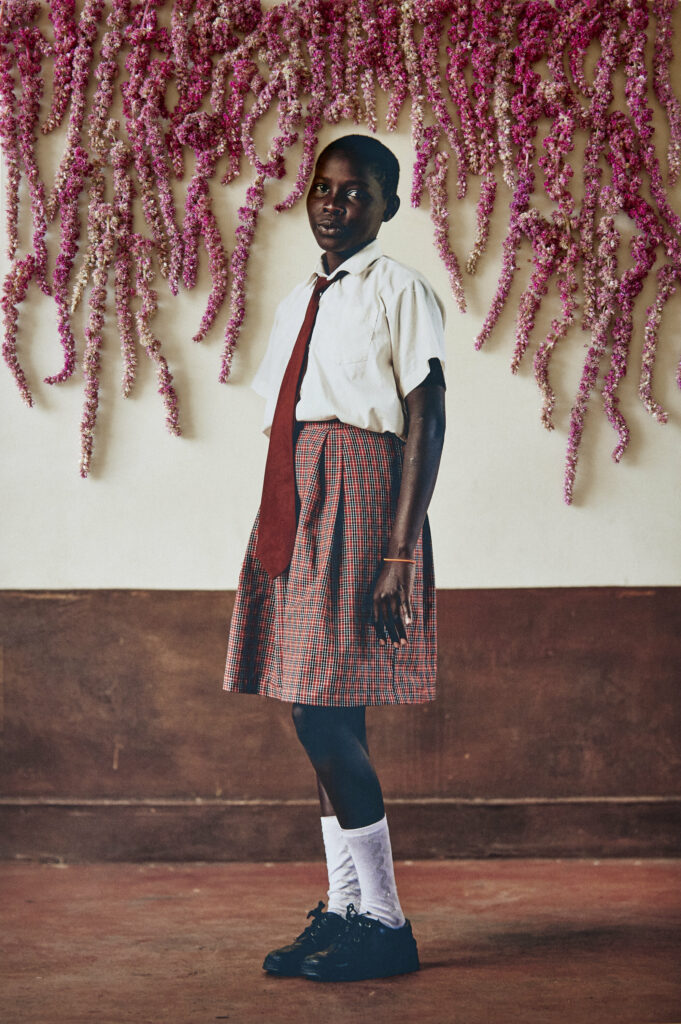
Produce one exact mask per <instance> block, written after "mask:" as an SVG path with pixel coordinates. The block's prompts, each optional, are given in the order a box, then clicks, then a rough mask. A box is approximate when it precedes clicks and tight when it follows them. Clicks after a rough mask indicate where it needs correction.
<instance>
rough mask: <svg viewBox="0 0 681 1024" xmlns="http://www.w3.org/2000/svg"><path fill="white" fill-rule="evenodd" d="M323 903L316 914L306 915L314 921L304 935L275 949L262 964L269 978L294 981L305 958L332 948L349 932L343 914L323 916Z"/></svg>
mask: <svg viewBox="0 0 681 1024" xmlns="http://www.w3.org/2000/svg"><path fill="white" fill-rule="evenodd" d="M323 906H324V904H323V902H322V901H321V900H320V901H319V903H318V904H317V906H316V907H315V909H314V910H311V911H310V913H309V914H308V915H307V916H308V917H311V918H313V921H312V924H309V925H308V926H307V928H306V929H305V931H303V932H301V933H300V935H299V936H298V937H297V938H296V939H294V940H293V942H292V943H290V945H288V946H282V947H281V949H274V950H272V952H271V953H268V954H267V956H266V957H265V961H264V963H263V965H262V966H263V970H265V971H269V973H270V974H281V975H284V976H286V977H287V978H293V977H295V976H296V975H298V974H300V965H301V964H302V962H303V960H304V959H305V957H306V956H309V955H310V954H311V953H318V952H320V951H321V950H322V949H326V948H327V946H330V945H331V943H332V942H334V941H335V940H336V939H337V938H338V936H339V935H340V934H341V933H342V932H344V931H345V929H346V928H347V922H346V920H345V918H343V917H341V916H340V914H333V913H326V914H325V913H324V912H323V910H322V907H323Z"/></svg>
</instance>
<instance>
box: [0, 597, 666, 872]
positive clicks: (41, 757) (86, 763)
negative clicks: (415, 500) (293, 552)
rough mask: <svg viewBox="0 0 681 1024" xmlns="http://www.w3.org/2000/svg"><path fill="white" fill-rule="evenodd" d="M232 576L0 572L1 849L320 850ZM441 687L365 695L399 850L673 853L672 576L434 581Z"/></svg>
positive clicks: (273, 856) (193, 855)
mask: <svg viewBox="0 0 681 1024" xmlns="http://www.w3.org/2000/svg"><path fill="white" fill-rule="evenodd" d="M233 600H234V595H233V593H217V592H206V591H132V590H93V591H82V590H81V591H71V592H55V591H41V592H28V591H4V592H0V642H1V645H2V648H1V651H0V654H2V660H1V663H0V664H1V665H2V673H1V679H2V691H1V692H2V704H1V706H2V733H1V734H0V735H1V737H2V740H1V753H2V764H1V771H2V786H1V792H2V798H1V800H0V856H2V857H4V858H37V859H47V860H52V859H54V860H64V861H78V860H146V859H150V860H184V859H199V860H247V859H255V860H268V861H276V860H289V859H290V860H305V859H314V858H317V857H319V856H320V853H321V843H320V838H319V825H318V817H317V815H318V811H317V807H316V804H315V799H314V785H313V777H312V774H311V769H310V768H309V765H308V763H307V761H306V758H305V755H304V753H303V751H302V749H301V748H300V747H299V745H298V742H297V740H296V738H295V735H294V732H293V728H292V724H291V721H290V716H289V708H288V707H287V705H284V704H280V703H278V702H275V701H269V700H264V699H262V698H259V697H255V696H247V697H244V696H234V695H227V694H224V693H223V692H222V689H221V683H222V672H223V665H224V653H225V644H226V637H227V628H228V623H229V617H230V613H231V609H232V604H233ZM438 601H439V619H440V657H439V698H438V700H437V701H435V702H434V703H433V704H430V705H424V706H418V707H397V708H389V709H388V708H377V709H371V710H370V711H369V728H370V743H371V745H372V749H373V753H374V757H375V760H376V762H377V765H378V767H379V771H380V774H381V778H382V781H383V786H384V791H385V796H386V801H387V805H388V813H389V816H390V822H391V832H392V836H393V845H394V849H395V853H396V856H397V857H399V858H422V857H490V856H542V857H554V856H589V857H601V856H673V855H679V854H681V785H680V779H681V775H680V768H681V629H680V624H681V588H662V589H639V590H627V589H621V588H607V587H603V588H600V587H599V588H588V589H581V588H570V589H522V590H445V591H440V592H439V593H438Z"/></svg>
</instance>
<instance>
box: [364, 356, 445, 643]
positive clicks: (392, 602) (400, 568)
mask: <svg viewBox="0 0 681 1024" xmlns="http://www.w3.org/2000/svg"><path fill="white" fill-rule="evenodd" d="M406 403H407V412H408V415H409V428H408V433H407V442H406V445H405V450H404V465H403V469H402V483H401V485H400V494H399V498H398V501H397V511H396V514H395V522H394V524H393V529H392V533H391V535H390V541H389V543H388V551H387V553H386V558H398V559H400V558H404V559H412V558H413V557H414V549H415V548H416V544H417V542H418V539H419V537H420V535H421V530H422V528H423V523H424V521H425V518H426V512H427V511H428V505H429V504H430V499H431V497H432V495H433V490H434V488H435V481H436V479H437V472H438V469H439V466H440V455H441V454H442V445H443V442H444V437H445V388H444V379H443V377H442V368H441V366H440V361H439V360H438V359H431V360H430V373H429V374H428V376H427V377H426V378H425V380H424V381H422V383H421V384H419V386H418V387H416V388H414V390H413V391H410V392H409V394H408V395H407V397H406ZM413 586H414V566H413V564H411V562H408V561H405V562H384V563H383V567H382V569H381V572H380V574H379V576H378V580H377V581H376V586H375V587H374V593H373V622H374V627H375V629H376V634H377V636H378V641H379V643H380V644H385V642H386V640H385V636H386V634H387V636H388V638H389V640H390V641H391V642H392V643H393V644H395V645H396V646H397V645H400V644H406V643H407V634H406V628H405V627H406V626H408V625H409V623H410V622H411V620H412V608H411V595H412V590H413Z"/></svg>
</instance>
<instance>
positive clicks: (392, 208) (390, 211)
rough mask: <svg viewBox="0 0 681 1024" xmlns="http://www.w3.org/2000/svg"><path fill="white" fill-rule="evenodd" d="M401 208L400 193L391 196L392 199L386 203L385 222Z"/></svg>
mask: <svg viewBox="0 0 681 1024" xmlns="http://www.w3.org/2000/svg"><path fill="white" fill-rule="evenodd" d="M399 208H400V197H399V196H398V195H393V196H390V199H388V201H387V202H386V204H385V213H384V214H383V223H384V224H385V222H386V221H388V220H392V219H393V217H394V216H395V214H396V213H397V211H398V210H399Z"/></svg>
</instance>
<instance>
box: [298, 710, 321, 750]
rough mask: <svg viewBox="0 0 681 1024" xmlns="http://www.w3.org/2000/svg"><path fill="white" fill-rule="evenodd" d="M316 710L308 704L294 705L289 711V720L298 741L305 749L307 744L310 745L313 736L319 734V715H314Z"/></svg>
mask: <svg viewBox="0 0 681 1024" xmlns="http://www.w3.org/2000/svg"><path fill="white" fill-rule="evenodd" d="M318 710H319V709H318V708H315V707H312V706H311V705H309V704H294V705H293V707H292V709H291V718H292V719H293V724H294V726H295V728H296V733H297V734H298V739H299V740H300V742H301V743H302V744H303V746H304V747H307V745H308V743H312V741H313V740H314V737H315V735H316V734H318V733H319V725H320V723H319V715H318V714H316V712H317V711H318Z"/></svg>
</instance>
